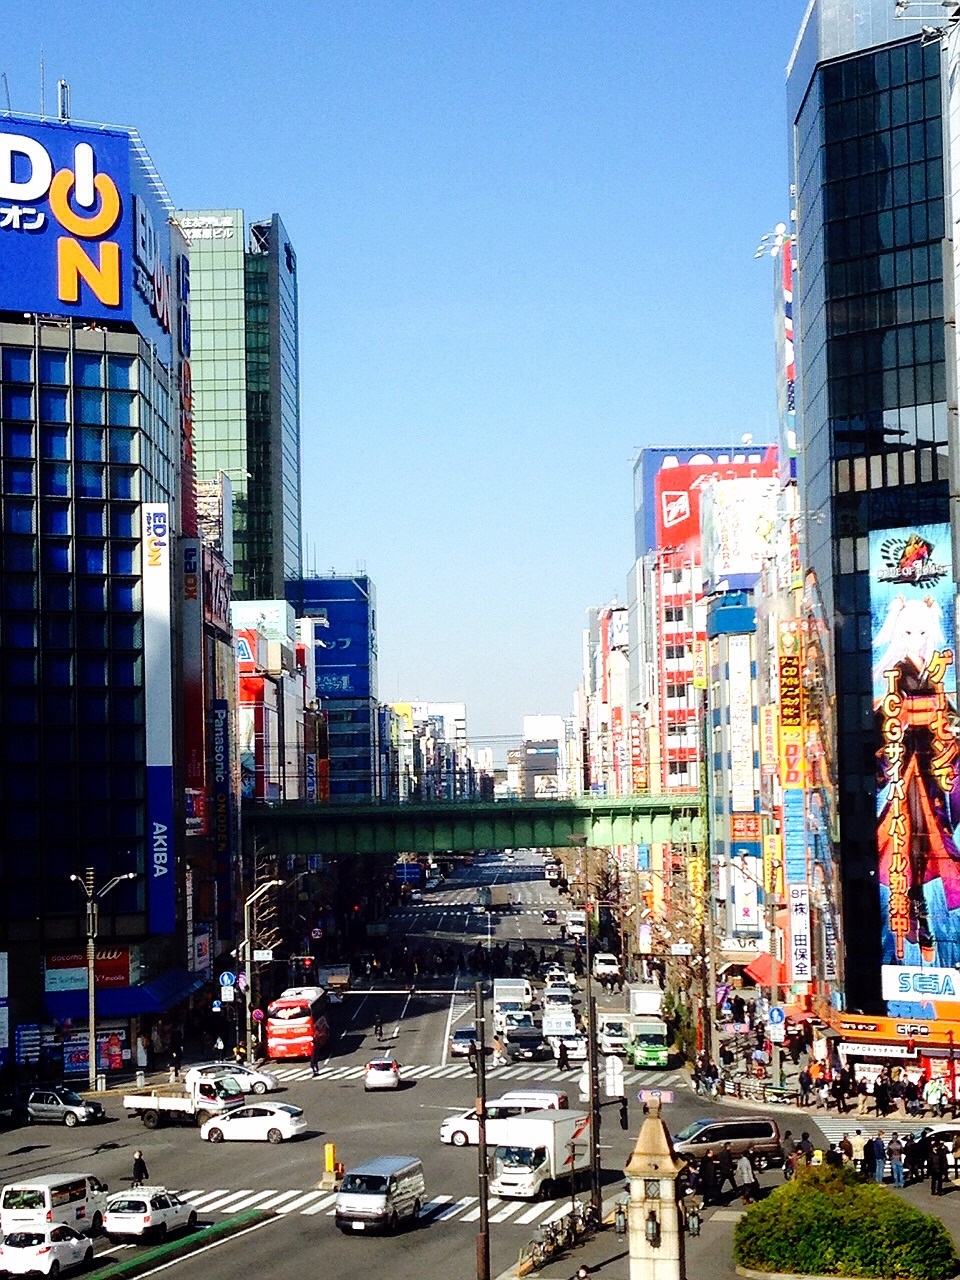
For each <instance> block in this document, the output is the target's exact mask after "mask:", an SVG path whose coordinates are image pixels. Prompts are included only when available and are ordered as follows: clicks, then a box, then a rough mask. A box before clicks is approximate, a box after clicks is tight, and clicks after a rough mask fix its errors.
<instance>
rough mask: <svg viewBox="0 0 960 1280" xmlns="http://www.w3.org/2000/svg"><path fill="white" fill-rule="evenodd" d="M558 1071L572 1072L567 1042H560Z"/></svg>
mask: <svg viewBox="0 0 960 1280" xmlns="http://www.w3.org/2000/svg"><path fill="white" fill-rule="evenodd" d="M557 1070H558V1071H569V1070H570V1054H569V1053H568V1052H567V1042H566V1041H565V1040H561V1041H560V1047H559V1049H558V1050H557Z"/></svg>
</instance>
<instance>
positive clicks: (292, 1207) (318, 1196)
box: [277, 1189, 329, 1213]
mask: <svg viewBox="0 0 960 1280" xmlns="http://www.w3.org/2000/svg"><path fill="white" fill-rule="evenodd" d="M317 1200H325V1201H327V1203H329V1197H328V1194H327V1192H325V1191H317V1190H316V1189H314V1190H313V1191H307V1192H305V1193H304V1194H303V1195H302V1196H300V1197H299V1198H298V1199H297V1200H290V1201H288V1202H287V1203H286V1204H282V1205H280V1207H279V1208H278V1209H277V1213H295V1212H296V1210H297V1209H305V1208H306V1207H307V1205H308V1204H310V1203H311V1202H315V1201H317Z"/></svg>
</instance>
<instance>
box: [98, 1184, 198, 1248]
mask: <svg viewBox="0 0 960 1280" xmlns="http://www.w3.org/2000/svg"><path fill="white" fill-rule="evenodd" d="M196 1225H197V1211H196V1209H195V1208H194V1206H193V1205H192V1204H188V1203H187V1202H186V1201H185V1200H181V1199H180V1197H179V1196H178V1195H175V1194H174V1193H173V1192H172V1191H168V1190H167V1188H166V1187H132V1188H131V1189H130V1190H129V1191H121V1192H118V1193H117V1194H116V1195H112V1196H111V1197H110V1199H109V1200H108V1201H107V1207H106V1210H105V1212H104V1215H103V1230H104V1233H105V1234H106V1235H107V1236H109V1237H110V1239H111V1240H114V1239H117V1240H119V1239H121V1238H122V1237H124V1236H146V1235H155V1236H159V1238H160V1239H161V1240H162V1239H163V1238H164V1237H165V1236H166V1234H167V1232H168V1231H180V1230H181V1229H184V1228H185V1229H186V1230H187V1231H193V1229H194V1228H195V1227H196Z"/></svg>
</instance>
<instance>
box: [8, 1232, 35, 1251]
mask: <svg viewBox="0 0 960 1280" xmlns="http://www.w3.org/2000/svg"><path fill="white" fill-rule="evenodd" d="M44 1239H45V1237H44V1234H43V1232H42V1231H11V1232H10V1234H9V1235H8V1236H4V1238H3V1243H4V1245H6V1246H7V1247H8V1248H10V1249H36V1248H37V1247H38V1246H39V1245H41V1244H43V1242H44Z"/></svg>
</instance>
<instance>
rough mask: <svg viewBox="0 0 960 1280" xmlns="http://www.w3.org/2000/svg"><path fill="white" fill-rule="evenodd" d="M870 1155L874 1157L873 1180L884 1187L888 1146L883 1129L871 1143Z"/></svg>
mask: <svg viewBox="0 0 960 1280" xmlns="http://www.w3.org/2000/svg"><path fill="white" fill-rule="evenodd" d="M870 1153H871V1155H872V1157H873V1169H872V1170H871V1172H872V1175H873V1180H874V1182H877V1183H879V1184H880V1185H881V1186H882V1185H883V1174H884V1170H885V1169H886V1165H887V1144H886V1143H885V1142H884V1140H883V1130H882V1129H881V1130H880V1132H879V1133H878V1134H877V1136H876V1137H875V1138H874V1139H873V1141H872V1142H871V1143H870Z"/></svg>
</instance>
